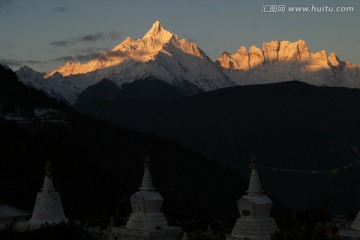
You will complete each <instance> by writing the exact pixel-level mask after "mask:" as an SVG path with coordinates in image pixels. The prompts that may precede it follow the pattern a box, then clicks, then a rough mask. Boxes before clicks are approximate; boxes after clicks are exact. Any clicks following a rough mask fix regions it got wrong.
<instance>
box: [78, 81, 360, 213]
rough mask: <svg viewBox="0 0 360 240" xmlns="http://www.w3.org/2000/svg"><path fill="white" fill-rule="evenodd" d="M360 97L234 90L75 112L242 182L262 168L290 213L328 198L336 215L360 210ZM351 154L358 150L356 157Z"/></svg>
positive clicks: (295, 89)
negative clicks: (180, 150) (150, 137)
mask: <svg viewBox="0 0 360 240" xmlns="http://www.w3.org/2000/svg"><path fill="white" fill-rule="evenodd" d="M359 105H360V91H359V90H357V89H347V88H335V87H334V88H330V87H315V86H311V85H308V84H305V83H301V82H296V81H293V82H285V83H278V84H268V85H254V86H239V87H232V88H226V89H220V90H216V91H211V92H206V93H202V94H199V95H195V96H190V97H186V98H180V99H175V100H172V101H169V100H168V101H161V100H142V101H140V100H133V99H115V100H111V101H93V102H88V103H86V104H75V108H76V109H77V110H79V111H81V112H83V113H88V114H90V115H92V116H95V117H97V118H101V119H105V120H108V121H110V122H112V123H115V124H118V125H121V126H123V127H126V128H132V129H136V130H139V131H150V132H154V133H157V134H159V135H160V136H162V137H165V138H168V139H173V140H176V141H178V142H179V143H180V144H182V145H183V146H185V147H188V148H191V149H194V150H196V151H198V152H200V153H202V154H204V155H206V156H208V157H209V158H212V159H215V160H216V161H217V162H219V163H221V164H224V165H228V166H231V167H233V168H235V169H238V170H239V171H240V172H241V174H242V175H243V176H244V177H246V176H247V165H248V162H247V161H246V159H247V158H248V156H250V155H251V154H256V155H258V156H259V158H260V159H261V162H262V165H263V170H262V171H263V173H262V177H263V178H264V180H265V183H264V188H265V189H266V190H267V191H268V192H269V193H270V194H273V196H276V197H277V198H278V199H281V200H282V201H284V202H286V203H287V204H289V205H290V206H292V207H297V208H304V207H309V206H312V205H316V204H317V203H319V202H322V201H324V200H325V199H327V198H330V206H331V208H332V210H333V211H335V212H347V211H348V210H349V209H351V208H353V209H360V205H359V199H360V194H359V193H357V192H354V191H352V190H351V189H350V188H351V187H350V186H352V185H353V183H354V182H358V181H360V175H359V174H358V171H359V169H360V168H359V166H358V165H359V164H358V159H359V155H358V154H357V153H356V149H357V148H358V147H359V145H360V143H359V138H358V136H359V135H360V127H359V124H358V123H359V122H360V112H359V111H358V106H359ZM354 149H355V150H354Z"/></svg>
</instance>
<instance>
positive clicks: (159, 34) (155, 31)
mask: <svg viewBox="0 0 360 240" xmlns="http://www.w3.org/2000/svg"><path fill="white" fill-rule="evenodd" d="M173 35H174V34H173V33H171V32H169V31H168V30H166V29H165V28H164V26H163V25H161V23H160V22H159V21H155V23H154V24H153V25H152V27H151V28H150V30H149V31H148V32H147V33H146V34H145V35H144V37H143V38H142V39H143V40H145V39H150V40H152V41H159V42H160V43H162V44H164V43H167V42H169V40H170V39H171V38H172V37H173Z"/></svg>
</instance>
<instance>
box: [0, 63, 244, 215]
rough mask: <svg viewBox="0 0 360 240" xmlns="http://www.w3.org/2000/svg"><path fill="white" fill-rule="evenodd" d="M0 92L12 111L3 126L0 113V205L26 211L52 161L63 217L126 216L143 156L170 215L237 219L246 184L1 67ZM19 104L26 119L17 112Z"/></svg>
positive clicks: (178, 148)
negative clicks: (45, 113) (42, 112)
mask: <svg viewBox="0 0 360 240" xmlns="http://www.w3.org/2000/svg"><path fill="white" fill-rule="evenodd" d="M0 89H1V91H2V93H1V102H0V103H1V104H2V106H4V104H5V103H6V106H8V108H10V109H16V111H12V113H14V114H13V115H12V118H10V120H6V118H9V117H10V115H9V111H4V110H2V114H3V118H2V119H0V133H1V139H0V164H1V168H0V192H1V194H0V201H1V202H4V203H7V204H10V205H13V206H17V207H19V208H23V209H32V207H33V205H34V201H35V197H36V193H37V191H38V190H39V189H40V188H41V186H42V183H43V177H44V163H45V161H46V160H51V161H52V163H53V165H54V182H55V186H57V187H58V190H59V192H60V195H61V198H62V201H63V206H64V209H65V214H66V215H67V216H68V217H69V218H86V217H92V218H93V217H104V218H105V219H109V217H110V216H111V215H116V216H118V217H125V216H127V215H128V214H129V212H130V203H129V197H130V196H131V194H132V193H134V192H135V191H136V190H137V189H138V187H139V186H140V184H141V178H142V174H143V166H142V165H143V161H144V157H145V156H149V157H150V159H151V165H152V166H151V171H152V175H153V182H154V184H155V187H156V188H157V189H158V191H159V192H160V193H161V194H162V196H163V197H164V199H165V201H164V205H163V210H164V212H166V213H167V214H168V215H169V216H171V217H175V218H193V219H196V218H203V217H216V216H222V215H228V216H237V209H236V200H237V199H238V198H239V197H240V195H241V194H243V193H244V191H245V189H246V185H247V183H246V182H245V181H244V180H243V179H242V178H240V176H239V175H238V174H235V173H233V172H232V171H230V170H229V169H227V168H225V167H223V166H221V165H219V164H217V163H215V162H213V161H209V160H207V159H206V158H205V157H203V156H201V155H199V154H197V153H195V152H193V151H190V150H187V149H184V148H183V147H181V146H180V145H179V144H176V143H174V142H171V141H167V140H164V139H162V138H159V137H157V136H156V135H154V134H149V133H139V132H135V131H129V130H125V129H123V128H120V127H114V126H112V125H110V124H108V123H105V122H102V121H98V120H94V119H91V118H89V117H86V116H82V115H80V114H77V113H75V112H73V111H72V110H71V109H68V108H67V106H65V105H63V104H61V103H58V102H56V101H54V100H52V99H49V98H48V97H46V96H45V94H43V93H40V92H37V91H35V90H33V89H30V88H28V87H25V86H24V85H22V84H20V83H19V82H18V81H17V78H16V75H15V74H14V73H13V72H12V71H11V70H9V69H5V68H4V67H2V66H0ZM20 93H21V94H20ZM23 105H25V107H26V109H27V112H28V114H27V115H23V113H22V111H20V110H21V109H25V108H24V106H23ZM39 107H41V108H50V107H51V108H52V110H53V111H55V110H56V112H57V115H56V116H52V118H44V117H39V116H37V115H36V114H35V115H34V108H39ZM35 112H36V111H35ZM14 117H16V118H14ZM57 118H60V119H57ZM25 120H26V121H25ZM19 196H21V197H19Z"/></svg>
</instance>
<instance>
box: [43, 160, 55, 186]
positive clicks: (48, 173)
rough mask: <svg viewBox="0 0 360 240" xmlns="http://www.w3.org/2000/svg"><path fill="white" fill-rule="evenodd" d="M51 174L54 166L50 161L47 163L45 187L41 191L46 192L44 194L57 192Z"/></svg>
mask: <svg viewBox="0 0 360 240" xmlns="http://www.w3.org/2000/svg"><path fill="white" fill-rule="evenodd" d="M51 172H52V164H51V162H50V161H46V163H45V179H44V185H43V187H42V188H41V191H44V192H53V191H55V187H54V183H53V180H52V174H51Z"/></svg>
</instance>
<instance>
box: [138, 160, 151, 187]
mask: <svg viewBox="0 0 360 240" xmlns="http://www.w3.org/2000/svg"><path fill="white" fill-rule="evenodd" d="M144 167H145V170H144V176H143V180H142V183H141V187H140V188H139V190H140V191H154V190H155V188H154V186H153V183H152V179H151V173H150V159H149V157H146V158H145V161H144Z"/></svg>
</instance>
